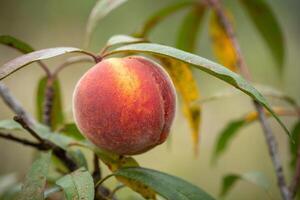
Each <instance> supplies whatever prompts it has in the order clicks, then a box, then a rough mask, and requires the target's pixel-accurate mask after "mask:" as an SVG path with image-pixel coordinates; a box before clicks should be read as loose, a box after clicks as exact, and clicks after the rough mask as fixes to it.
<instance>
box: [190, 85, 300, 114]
mask: <svg viewBox="0 0 300 200" xmlns="http://www.w3.org/2000/svg"><path fill="white" fill-rule="evenodd" d="M253 85H254V87H255V88H256V89H257V90H258V91H259V92H260V93H261V94H263V95H264V96H265V97H268V98H270V99H276V100H280V101H283V102H286V103H287V104H289V105H291V106H292V107H294V108H295V109H297V108H298V107H299V106H298V104H297V101H296V100H295V99H294V98H293V97H291V96H289V95H287V94H285V93H283V92H282V91H280V90H278V89H275V88H273V87H271V86H268V85H260V84H253ZM239 94H240V93H239V91H237V90H233V89H232V88H229V89H228V90H223V91H221V92H217V93H216V94H213V95H211V96H209V97H205V98H202V99H200V100H197V101H196V102H194V103H195V104H196V103H197V104H202V103H206V102H210V101H214V100H223V99H224V98H227V97H233V96H235V95H239Z"/></svg>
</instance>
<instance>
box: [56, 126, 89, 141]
mask: <svg viewBox="0 0 300 200" xmlns="http://www.w3.org/2000/svg"><path fill="white" fill-rule="evenodd" d="M59 132H62V133H63V134H64V135H66V136H69V137H72V138H74V139H76V140H84V139H85V137H83V135H82V134H81V132H80V131H79V129H78V128H77V126H76V124H75V123H68V124H64V125H63V127H62V129H60V130H59Z"/></svg>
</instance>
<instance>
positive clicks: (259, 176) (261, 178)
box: [220, 171, 270, 196]
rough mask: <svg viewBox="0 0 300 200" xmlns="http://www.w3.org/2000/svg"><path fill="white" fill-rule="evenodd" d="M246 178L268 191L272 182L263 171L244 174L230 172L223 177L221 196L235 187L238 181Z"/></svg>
mask: <svg viewBox="0 0 300 200" xmlns="http://www.w3.org/2000/svg"><path fill="white" fill-rule="evenodd" d="M239 180H244V181H247V182H250V183H253V184H255V185H257V186H258V187H260V188H262V189H263V190H265V191H267V190H268V189H269V187H270V182H269V180H268V179H267V177H266V176H265V175H264V174H263V173H262V172H256V171H254V172H247V173H244V174H229V175H226V176H224V177H223V182H222V189H221V194H220V195H221V196H225V195H227V194H228V192H229V191H230V190H231V189H232V188H233V187H234V185H235V184H236V182H237V181H239Z"/></svg>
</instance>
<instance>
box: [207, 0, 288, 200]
mask: <svg viewBox="0 0 300 200" xmlns="http://www.w3.org/2000/svg"><path fill="white" fill-rule="evenodd" d="M207 2H208V5H210V6H211V8H212V9H214V11H215V12H216V14H217V16H218V18H219V20H220V22H221V24H222V26H223V28H224V30H225V31H226V33H227V35H228V37H229V38H230V40H231V42H232V45H233V47H234V49H235V53H236V55H237V67H238V68H239V70H240V73H241V74H242V75H243V76H244V77H245V78H246V79H247V80H249V81H251V80H252V77H251V75H250V72H249V68H248V67H247V65H246V62H245V59H244V58H243V55H242V53H241V49H240V45H239V43H238V41H237V38H236V36H235V33H234V29H233V26H232V24H231V23H230V21H229V20H228V18H227V16H226V14H225V12H224V10H223V8H222V6H221V4H220V1H219V0H207ZM253 104H254V106H255V108H256V110H257V112H258V116H259V120H260V123H261V126H262V129H263V132H264V135H265V138H266V142H267V145H268V149H269V154H270V156H271V158H272V162H273V165H274V168H275V173H276V176H277V183H278V186H279V189H280V192H281V196H282V198H283V199H285V200H290V199H291V195H290V192H289V189H288V187H287V184H286V181H285V177H284V174H283V168H282V163H281V160H280V157H279V155H278V149H277V142H276V140H275V138H274V134H273V133H272V129H271V127H270V125H269V124H268V121H267V119H266V115H265V112H264V110H263V107H262V106H261V105H260V104H259V103H258V102H256V101H253Z"/></svg>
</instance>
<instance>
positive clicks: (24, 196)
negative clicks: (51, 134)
mask: <svg viewBox="0 0 300 200" xmlns="http://www.w3.org/2000/svg"><path fill="white" fill-rule="evenodd" d="M50 158H51V152H47V153H41V155H40V157H39V158H38V159H37V160H36V161H35V162H34V163H33V164H32V166H31V168H30V170H29V172H28V173H27V175H26V178H25V182H24V184H23V186H22V191H21V192H20V194H19V195H18V198H17V199H20V200H40V199H44V193H43V190H44V188H45V186H46V176H47V173H48V168H49V164H50Z"/></svg>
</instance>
